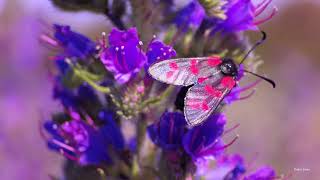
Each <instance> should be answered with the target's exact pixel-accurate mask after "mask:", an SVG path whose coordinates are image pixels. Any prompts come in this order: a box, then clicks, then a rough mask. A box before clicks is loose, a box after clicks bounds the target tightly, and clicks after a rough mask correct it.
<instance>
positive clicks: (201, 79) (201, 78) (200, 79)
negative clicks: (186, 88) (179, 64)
mask: <svg viewBox="0 0 320 180" xmlns="http://www.w3.org/2000/svg"><path fill="white" fill-rule="evenodd" d="M207 79H208V78H206V77H200V78H198V83H200V84H201V83H203V82H204V81H205V80H207Z"/></svg>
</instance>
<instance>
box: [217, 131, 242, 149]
mask: <svg viewBox="0 0 320 180" xmlns="http://www.w3.org/2000/svg"><path fill="white" fill-rule="evenodd" d="M238 138H239V135H236V137H234V138H233V140H232V141H231V142H229V143H228V144H226V145H224V146H222V147H218V148H216V151H219V150H224V149H226V148H228V147H229V146H231V145H232V144H233V143H234V142H236V140H237V139H238Z"/></svg>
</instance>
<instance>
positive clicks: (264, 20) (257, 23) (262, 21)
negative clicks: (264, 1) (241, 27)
mask: <svg viewBox="0 0 320 180" xmlns="http://www.w3.org/2000/svg"><path fill="white" fill-rule="evenodd" d="M277 12H278V8H277V7H273V10H272V13H271V14H270V15H269V16H268V17H266V18H264V19H262V20H259V21H257V22H254V23H253V24H254V25H259V24H262V23H265V22H267V21H269V20H270V19H271V18H272V17H273V16H274V15H276V14H277Z"/></svg>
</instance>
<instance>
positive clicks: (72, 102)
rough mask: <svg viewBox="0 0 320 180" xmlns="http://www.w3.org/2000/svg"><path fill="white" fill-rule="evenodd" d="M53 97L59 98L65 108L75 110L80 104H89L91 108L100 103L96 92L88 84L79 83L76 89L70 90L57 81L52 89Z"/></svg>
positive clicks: (86, 105)
mask: <svg viewBox="0 0 320 180" xmlns="http://www.w3.org/2000/svg"><path fill="white" fill-rule="evenodd" d="M53 98H54V99H57V100H59V101H60V102H61V104H62V105H63V106H64V107H65V108H73V109H76V110H78V109H79V108H80V106H85V107H88V106H90V107H91V108H92V107H93V106H99V105H100V104H101V103H100V100H99V98H98V96H97V94H96V93H95V92H94V90H93V89H92V88H91V86H88V85H80V86H79V87H78V88H77V89H76V90H72V89H68V88H65V87H63V86H62V84H60V82H57V83H56V84H55V86H54V89H53Z"/></svg>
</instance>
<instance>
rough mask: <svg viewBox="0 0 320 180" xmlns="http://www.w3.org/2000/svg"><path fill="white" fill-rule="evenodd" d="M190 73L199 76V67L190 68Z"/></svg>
mask: <svg viewBox="0 0 320 180" xmlns="http://www.w3.org/2000/svg"><path fill="white" fill-rule="evenodd" d="M190 71H191V73H192V74H194V75H197V74H199V69H198V68H197V66H190Z"/></svg>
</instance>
